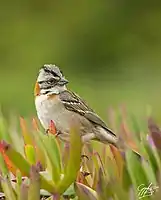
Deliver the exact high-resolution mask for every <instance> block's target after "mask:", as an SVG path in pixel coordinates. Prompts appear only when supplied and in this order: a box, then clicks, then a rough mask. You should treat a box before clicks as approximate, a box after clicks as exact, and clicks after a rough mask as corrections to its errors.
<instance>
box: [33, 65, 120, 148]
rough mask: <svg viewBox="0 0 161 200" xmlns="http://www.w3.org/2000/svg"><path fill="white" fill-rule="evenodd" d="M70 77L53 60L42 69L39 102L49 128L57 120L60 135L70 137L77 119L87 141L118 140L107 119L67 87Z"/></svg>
mask: <svg viewBox="0 0 161 200" xmlns="http://www.w3.org/2000/svg"><path fill="white" fill-rule="evenodd" d="M67 84H68V80H67V79H65V77H64V75H63V73H62V71H61V70H60V69H59V67H57V66H56V65H53V64H45V65H44V66H43V67H42V68H41V69H40V71H39V74H38V78H37V81H36V85H35V105H36V110H37V115H38V118H39V120H40V122H41V124H42V125H43V127H44V128H45V129H46V130H47V129H48V128H49V124H50V122H51V121H53V122H54V124H55V127H56V130H57V133H58V136H59V137H60V138H61V139H62V140H65V141H69V133H70V129H71V126H72V123H73V122H76V123H78V124H79V125H80V134H81V139H82V141H83V142H88V141H90V140H97V141H100V142H102V143H110V144H113V145H115V146H117V144H118V141H119V140H118V137H117V136H116V135H115V134H114V133H113V131H111V130H110V129H109V128H108V127H107V125H106V124H105V122H104V121H103V120H102V119H101V118H100V117H99V116H98V115H97V114H96V113H95V112H94V111H93V110H92V109H91V108H90V107H89V106H88V105H87V103H86V102H85V101H84V100H83V99H82V98H80V97H79V96H78V95H77V94H75V93H73V92H71V91H69V90H68V89H67V87H66V85H67Z"/></svg>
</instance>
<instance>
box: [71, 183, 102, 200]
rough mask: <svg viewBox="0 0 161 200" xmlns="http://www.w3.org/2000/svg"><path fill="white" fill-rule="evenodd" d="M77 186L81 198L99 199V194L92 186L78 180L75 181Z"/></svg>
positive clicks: (87, 199) (86, 199)
mask: <svg viewBox="0 0 161 200" xmlns="http://www.w3.org/2000/svg"><path fill="white" fill-rule="evenodd" d="M75 188H76V193H77V195H78V198H79V199H83V200H98V195H97V193H96V191H94V190H93V189H92V188H90V187H88V186H86V185H84V184H82V183H78V182H76V183H75Z"/></svg>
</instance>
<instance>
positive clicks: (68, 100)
mask: <svg viewBox="0 0 161 200" xmlns="http://www.w3.org/2000/svg"><path fill="white" fill-rule="evenodd" d="M59 97H60V100H61V101H62V103H63V104H64V106H65V107H66V109H68V110H70V111H73V112H77V113H79V114H80V115H83V116H84V117H85V118H86V119H88V120H89V121H91V122H92V123H93V124H95V125H99V126H101V127H103V128H104V129H105V130H107V131H108V132H109V133H111V134H112V135H113V136H116V135H115V134H114V133H113V132H112V131H111V130H110V129H109V128H108V127H107V125H106V124H105V122H104V121H103V120H102V119H101V118H100V117H99V116H98V115H97V114H96V113H95V112H94V111H93V110H92V109H91V108H90V107H89V106H88V105H87V104H86V102H85V101H84V100H83V99H81V98H80V97H79V96H78V95H76V94H75V93H73V92H71V91H67V90H65V91H63V92H61V93H60V96H59Z"/></svg>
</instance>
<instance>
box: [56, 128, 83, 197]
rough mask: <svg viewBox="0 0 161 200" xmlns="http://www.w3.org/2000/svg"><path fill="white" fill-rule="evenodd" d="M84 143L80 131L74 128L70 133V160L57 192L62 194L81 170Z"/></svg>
mask: <svg viewBox="0 0 161 200" xmlns="http://www.w3.org/2000/svg"><path fill="white" fill-rule="evenodd" d="M81 149H82V142H81V138H80V133H79V129H78V128H77V127H72V129H71V131H70V150H69V160H68V162H67V165H66V168H65V172H64V177H63V179H62V180H61V181H60V182H59V183H58V185H57V191H58V192H59V194H62V193H63V192H64V191H65V190H66V189H67V188H68V187H69V186H70V185H71V184H72V183H73V182H74V181H75V180H76V177H77V173H78V170H79V169H80V161H81Z"/></svg>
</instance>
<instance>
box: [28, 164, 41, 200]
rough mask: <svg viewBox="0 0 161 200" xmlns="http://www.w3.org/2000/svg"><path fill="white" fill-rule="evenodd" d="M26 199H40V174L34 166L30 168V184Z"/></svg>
mask: <svg viewBox="0 0 161 200" xmlns="http://www.w3.org/2000/svg"><path fill="white" fill-rule="evenodd" d="M28 193H29V196H28V200H40V175H39V171H38V169H37V168H36V167H35V166H31V169H30V185H29V191H28Z"/></svg>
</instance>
